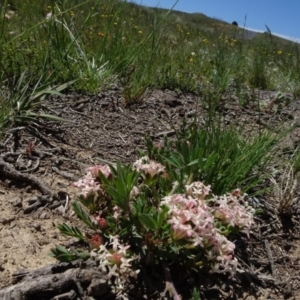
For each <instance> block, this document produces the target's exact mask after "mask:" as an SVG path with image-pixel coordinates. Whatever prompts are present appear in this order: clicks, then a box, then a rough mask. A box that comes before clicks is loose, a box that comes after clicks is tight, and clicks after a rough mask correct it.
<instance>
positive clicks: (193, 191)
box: [52, 156, 253, 293]
mask: <svg viewBox="0 0 300 300" xmlns="http://www.w3.org/2000/svg"><path fill="white" fill-rule="evenodd" d="M165 170H166V169H165V167H164V166H163V165H162V164H160V163H157V162H155V161H153V160H151V159H150V158H149V157H147V156H145V157H142V158H141V159H139V160H138V161H136V162H135V163H133V165H125V166H122V165H121V164H120V163H117V164H116V166H111V165H110V166H108V165H99V166H93V167H90V168H87V169H86V174H85V175H84V177H83V178H81V179H79V180H78V181H77V182H75V183H74V184H73V185H74V186H75V187H76V188H78V200H79V202H77V201H76V202H74V203H73V210H74V211H75V213H76V215H77V216H78V217H79V218H80V219H81V220H82V221H83V222H84V223H85V224H86V225H87V226H88V227H89V229H90V230H92V231H93V234H92V235H91V234H83V233H82V232H81V231H79V229H77V228H76V227H70V226H68V225H67V224H63V225H60V226H59V229H60V231H61V232H62V233H64V234H67V235H70V236H75V237H77V238H78V239H80V240H84V241H86V242H87V244H88V245H89V247H90V251H89V252H84V254H85V255H84V254H83V252H77V253H78V255H77V254H76V253H73V252H68V250H66V249H63V250H62V247H60V246H59V248H58V247H57V248H56V249H53V250H52V255H53V256H55V257H57V258H58V259H61V260H72V259H75V258H78V256H79V255H80V257H81V258H82V257H84V258H88V257H91V258H93V259H95V260H96V261H98V262H99V268H100V269H101V270H102V271H104V272H106V273H107V276H108V278H112V277H114V278H115V280H114V285H115V286H117V287H118V291H120V290H122V288H121V287H124V283H126V282H129V280H130V278H131V277H136V276H137V275H138V273H139V270H140V267H141V266H142V265H147V266H157V265H158V263H159V262H161V261H163V262H167V263H171V262H172V263H173V264H175V263H179V264H184V265H189V266H190V267H191V268H194V269H197V268H198V269H199V268H200V267H207V268H209V269H210V271H211V272H218V273H230V274H231V275H233V274H234V273H235V270H236V266H237V260H236V258H235V257H234V249H235V245H234V243H233V242H231V241H229V240H228V239H227V236H228V235H229V234H230V233H232V232H239V231H242V232H245V233H246V234H248V235H249V231H250V229H251V226H252V225H253V211H252V208H251V207H249V206H248V205H247V203H246V202H245V201H244V196H243V195H242V193H241V191H240V190H238V189H237V190H234V191H233V192H231V193H227V194H225V195H222V196H215V195H213V194H212V191H211V187H210V186H207V185H205V184H204V183H203V182H200V181H196V182H192V183H189V184H186V185H184V188H183V189H182V190H181V192H179V193H177V192H176V193H175V192H174V191H175V190H176V191H177V190H178V183H177V182H173V181H172V178H170V177H169V176H168V174H166V171H165ZM174 187H175V188H174ZM80 203H81V204H82V205H83V206H85V207H86V208H87V210H86V209H83V208H82V207H81V205H80ZM61 251H62V252H63V253H61ZM68 253H69V256H68ZM76 255H77V256H76ZM173 293H175V291H173Z"/></svg>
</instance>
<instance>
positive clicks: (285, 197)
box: [271, 165, 298, 214]
mask: <svg viewBox="0 0 300 300" xmlns="http://www.w3.org/2000/svg"><path fill="white" fill-rule="evenodd" d="M271 182H272V184H273V197H274V200H275V202H276V203H275V205H276V210H277V212H278V213H279V214H286V213H289V212H290V210H291V207H292V205H293V203H294V202H295V200H296V199H297V195H296V191H297V187H298V178H297V177H296V176H295V174H294V171H293V166H292V165H289V166H288V167H287V168H286V169H285V171H284V173H283V174H282V175H281V177H280V179H279V180H276V179H275V178H274V177H272V178H271Z"/></svg>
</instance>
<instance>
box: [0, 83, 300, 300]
mask: <svg viewBox="0 0 300 300" xmlns="http://www.w3.org/2000/svg"><path fill="white" fill-rule="evenodd" d="M275 95H276V93H274V92H270V91H264V92H259V91H256V92H255V93H253V94H252V95H251V93H250V92H249V95H248V99H251V97H254V101H253V102H251V101H249V103H248V104H247V105H246V106H245V107H243V108H242V107H240V106H239V105H238V103H237V99H236V98H235V97H234V96H230V95H227V96H226V97H223V99H222V106H221V107H220V113H221V115H222V120H223V122H224V123H225V124H236V125H239V126H240V125H241V124H244V125H245V124H246V125H247V126H246V129H247V130H248V131H249V132H258V131H259V130H262V129H266V128H268V126H273V125H274V124H281V125H283V126H284V127H285V128H288V127H289V126H291V125H294V124H297V122H298V120H299V115H300V105H299V104H300V103H299V100H297V99H294V100H293V101H292V102H291V103H288V102H289V100H291V95H285V98H284V99H281V100H274V99H275ZM257 98H259V101H257ZM283 102H284V103H283ZM257 103H260V105H261V112H260V113H259V112H258V111H257V109H256V108H257ZM280 105H281V106H282V107H280ZM201 107H202V105H201V97H200V98H199V97H196V96H195V95H193V94H183V93H180V94H178V93H175V92H173V91H168V90H154V91H151V92H149V93H147V94H146V95H145V97H144V98H143V99H141V101H140V103H139V104H136V105H131V106H126V105H125V103H124V99H123V98H122V93H121V90H120V89H119V88H118V87H117V86H115V87H113V88H112V89H110V90H107V91H102V92H100V93H99V94H98V95H86V94H84V95H81V94H78V93H75V92H70V93H69V94H67V95H65V96H63V97H60V98H58V97H56V98H52V99H50V100H47V102H46V103H45V104H44V107H43V108H42V111H43V112H46V113H51V114H55V115H58V116H61V117H64V118H66V119H68V120H69V121H70V122H66V123H62V124H57V123H52V122H49V121H47V122H46V121H45V122H41V123H39V124H31V126H30V127H27V128H23V129H20V128H19V130H17V131H16V132H17V134H11V133H7V134H6V135H5V136H4V138H3V140H2V142H3V143H4V144H5V145H2V148H1V153H4V152H9V151H16V152H21V153H23V155H21V156H20V157H19V158H18V160H17V159H14V160H13V161H10V163H11V164H12V165H13V166H14V167H15V168H16V169H19V170H22V169H23V170H26V169H27V168H30V167H28V165H29V163H30V160H31V158H30V157H28V156H27V155H26V154H25V153H26V150H27V151H28V149H29V147H30V143H33V144H34V149H35V150H36V151H37V152H44V155H43V156H42V157H41V159H40V166H39V168H38V170H36V171H34V172H32V174H33V175H35V176H37V177H39V178H41V179H42V180H43V181H45V182H46V183H48V184H49V185H50V187H51V189H53V190H54V191H55V192H60V195H61V201H62V204H60V203H59V202H58V203H57V207H56V208H50V207H49V205H44V206H41V207H39V208H37V209H35V210H33V211H30V210H29V211H27V213H25V212H26V210H25V212H24V209H26V207H28V205H29V204H30V203H32V202H34V200H32V199H33V198H34V197H37V196H39V195H40V191H39V190H38V189H37V188H36V187H34V186H30V185H29V184H27V183H22V182H19V181H17V180H12V179H8V178H6V177H5V176H4V175H3V174H0V179H1V180H0V211H1V214H0V237H1V242H0V243H1V246H0V288H3V287H6V286H8V285H10V284H11V283H12V274H13V273H14V272H16V271H19V270H21V269H35V268H39V267H42V266H45V265H47V264H50V263H55V260H54V259H53V258H51V257H50V256H48V253H49V252H50V249H51V248H52V247H53V246H54V245H56V244H62V245H64V244H65V243H68V242H69V241H70V238H67V237H64V236H62V235H61V234H60V233H59V232H58V230H57V228H56V226H57V224H60V223H62V222H67V223H70V222H71V223H73V224H74V223H76V221H75V220H74V215H73V214H72V212H71V209H70V202H71V201H72V200H74V199H75V191H74V190H73V188H72V187H71V183H72V182H73V181H74V180H75V179H76V178H78V177H79V176H80V175H82V174H83V172H84V168H85V167H87V166H90V165H93V164H99V163H102V162H103V160H108V161H112V162H115V161H117V160H120V161H121V162H123V163H125V162H132V161H134V160H135V159H136V158H137V157H138V153H137V149H143V147H144V137H145V135H149V136H150V137H152V138H153V140H154V141H156V142H160V141H162V139H163V135H164V133H167V134H168V135H170V136H171V135H172V130H173V129H176V128H178V127H179V126H180V124H181V121H182V119H183V117H184V116H186V117H187V120H191V119H192V117H193V116H195V115H197V116H198V117H199V119H200V120H201V118H202V117H203V116H204V114H205V112H204V110H203V109H202V108H201ZM299 133H300V131H299V129H298V128H296V129H295V130H294V131H293V132H292V133H291V134H290V135H289V136H288V137H287V138H286V139H285V140H284V143H283V147H284V148H285V149H287V150H288V151H290V152H292V151H293V150H294V149H296V148H297V147H298V144H299ZM34 155H35V152H33V153H32V156H34ZM32 163H33V164H34V163H35V161H34V160H33V161H32ZM53 167H56V168H57V169H58V170H59V171H64V172H67V173H68V174H69V175H70V177H69V178H67V177H66V176H63V175H61V174H59V173H58V172H57V169H53ZM55 170H56V171H55ZM66 200H67V201H66ZM256 200H257V201H259V203H260V206H261V207H262V208H264V210H265V213H264V214H263V215H261V216H260V217H258V218H257V219H256V221H257V222H256V227H255V228H254V229H253V232H252V233H251V237H250V239H246V238H244V237H243V238H241V237H238V238H237V239H236V245H237V256H238V257H239V258H240V265H239V271H238V274H237V277H236V278H235V279H232V280H230V281H228V279H226V278H225V277H224V276H223V275H209V276H205V277H201V276H200V277H199V278H198V280H199V284H197V285H198V286H200V287H201V290H202V293H203V294H202V298H201V299H248V300H250V299H300V275H299V271H300V234H299V232H300V225H299V221H300V218H299V212H300V209H298V207H299V201H298V198H297V199H296V201H295V203H294V205H293V207H292V208H291V210H290V211H289V214H287V215H286V216H278V215H276V211H275V209H274V199H272V197H265V198H263V197H261V198H260V199H256ZM268 248H269V251H268V250H267V249H268ZM272 260H273V261H274V263H272ZM202 275H203V274H202ZM175 283H176V284H178V285H179V289H180V285H182V282H181V283H180V282H178V280H175ZM194 283H195V282H194ZM184 285H185V284H184ZM183 299H184V298H183Z"/></svg>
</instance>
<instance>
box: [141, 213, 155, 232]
mask: <svg viewBox="0 0 300 300" xmlns="http://www.w3.org/2000/svg"><path fill="white" fill-rule="evenodd" d="M139 220H140V222H141V223H142V224H143V225H144V226H145V227H146V228H148V229H152V230H156V229H157V228H158V224H157V222H156V221H155V219H153V218H151V217H150V216H148V215H146V214H141V215H139Z"/></svg>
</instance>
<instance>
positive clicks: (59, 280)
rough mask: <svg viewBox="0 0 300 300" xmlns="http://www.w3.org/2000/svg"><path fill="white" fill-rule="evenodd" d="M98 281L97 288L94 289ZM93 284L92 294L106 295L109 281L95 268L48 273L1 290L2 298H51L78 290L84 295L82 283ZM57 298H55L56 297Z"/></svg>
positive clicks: (88, 291)
mask: <svg viewBox="0 0 300 300" xmlns="http://www.w3.org/2000/svg"><path fill="white" fill-rule="evenodd" d="M95 282H97V284H96V286H97V290H95V289H94V287H95ZM82 284H83V285H85V286H89V287H90V286H91V287H92V288H89V287H88V289H87V293H88V294H89V295H90V296H93V295H95V296H100V295H104V294H105V293H106V292H107V290H108V283H107V280H105V278H104V275H103V274H102V273H100V272H99V271H96V270H94V269H80V268H75V269H69V270H66V271H65V272H64V273H59V274H48V275H44V276H40V277H37V278H34V279H31V280H25V281H22V282H20V283H18V284H15V285H12V286H9V287H7V288H4V289H2V290H0V299H3V300H25V299H28V300H29V299H51V298H53V297H55V296H59V295H61V294H62V293H66V292H70V290H75V291H77V294H78V296H79V297H82V296H84V295H83V289H82V287H81V285H82ZM54 299H55V298H54Z"/></svg>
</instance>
